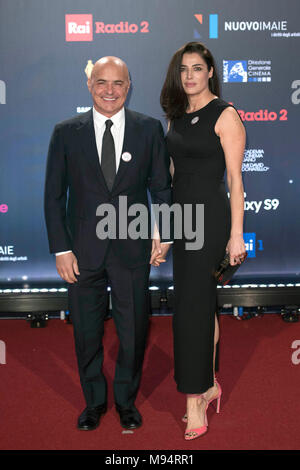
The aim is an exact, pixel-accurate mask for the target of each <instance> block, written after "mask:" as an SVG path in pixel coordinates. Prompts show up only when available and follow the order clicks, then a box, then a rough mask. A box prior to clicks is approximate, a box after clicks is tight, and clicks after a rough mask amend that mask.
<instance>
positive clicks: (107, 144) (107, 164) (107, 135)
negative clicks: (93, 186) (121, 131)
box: [101, 119, 116, 191]
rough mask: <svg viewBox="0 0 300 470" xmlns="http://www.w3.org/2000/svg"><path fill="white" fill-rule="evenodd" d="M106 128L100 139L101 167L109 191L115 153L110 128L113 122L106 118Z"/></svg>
mask: <svg viewBox="0 0 300 470" xmlns="http://www.w3.org/2000/svg"><path fill="white" fill-rule="evenodd" d="M105 125H106V129H105V132H104V134H103V139H102V151H101V168H102V172H103V175H104V178H105V181H106V184H107V187H108V189H109V191H111V190H112V187H113V184H114V179H115V176H116V154H115V144H114V139H113V136H112V134H111V132H110V128H111V126H112V125H113V122H112V121H111V120H110V119H108V120H107V121H106V122H105Z"/></svg>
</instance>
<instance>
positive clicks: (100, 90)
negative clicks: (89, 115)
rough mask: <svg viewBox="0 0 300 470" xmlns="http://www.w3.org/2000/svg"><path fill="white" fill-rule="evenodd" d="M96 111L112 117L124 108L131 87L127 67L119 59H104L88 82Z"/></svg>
mask: <svg viewBox="0 0 300 470" xmlns="http://www.w3.org/2000/svg"><path fill="white" fill-rule="evenodd" d="M87 85H88V88H89V91H90V93H91V95H92V97H93V102H94V107H95V109H96V111H98V112H99V113H101V114H104V115H105V116H107V117H111V116H113V115H114V114H116V113H117V112H118V111H120V109H121V108H122V107H123V106H124V103H125V100H126V97H127V93H128V90H129V87H130V78H129V72H128V68H127V65H126V64H125V62H124V61H123V60H122V59H120V58H119V57H114V56H107V57H102V58H101V59H99V60H97V62H96V63H95V65H94V67H93V70H92V73H91V76H90V78H89V79H88V82H87Z"/></svg>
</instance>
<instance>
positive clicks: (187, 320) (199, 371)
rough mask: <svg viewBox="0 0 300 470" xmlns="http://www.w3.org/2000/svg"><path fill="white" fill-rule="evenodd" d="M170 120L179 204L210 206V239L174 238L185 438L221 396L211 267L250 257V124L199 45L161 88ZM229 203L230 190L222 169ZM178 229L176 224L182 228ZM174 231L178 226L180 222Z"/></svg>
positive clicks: (182, 52)
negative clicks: (195, 242)
mask: <svg viewBox="0 0 300 470" xmlns="http://www.w3.org/2000/svg"><path fill="white" fill-rule="evenodd" d="M161 104H162V107H163V109H164V111H165V113H166V117H167V119H168V121H169V128H168V134H167V145H168V149H169V154H170V156H171V158H172V161H173V165H174V175H173V190H174V203H177V204H179V205H180V206H181V207H182V208H183V207H184V204H190V205H192V207H193V214H195V207H196V204H203V205H204V244H203V246H202V248H201V249H196V250H195V249H194V250H193V249H187V246H186V242H187V241H189V242H190V241H191V240H187V237H186V238H185V237H184V233H185V232H184V227H182V228H183V237H182V238H181V239H176V233H175V239H174V247H173V268H174V294H175V313H174V317H173V334H174V367H175V375H174V378H175V381H176V383H177V388H178V390H179V391H180V392H183V393H185V394H187V408H186V411H187V414H186V415H185V417H184V418H183V420H184V421H186V422H187V428H186V432H185V439H187V440H190V439H195V438H196V437H199V436H201V435H203V434H204V433H205V432H206V431H207V418H206V411H207V407H208V405H209V403H211V402H212V401H213V400H215V399H217V400H218V401H217V404H218V408H217V411H219V404H220V398H221V387H220V385H219V383H218V382H217V381H216V378H215V349H216V344H217V342H218V337H219V327H218V321H217V316H216V310H217V308H216V307H217V284H216V281H215V279H214V277H213V272H214V271H215V270H216V268H217V267H218V265H219V263H220V262H221V260H222V259H223V257H224V255H225V251H227V252H229V254H230V263H231V264H232V265H234V264H237V263H240V262H241V259H242V258H243V256H244V255H245V244H244V240H243V215H244V188H243V182H242V173H241V167H242V161H243V156H244V148H245V129H244V126H243V124H242V122H241V119H240V117H239V115H238V113H237V111H236V110H235V108H234V107H233V106H231V105H230V104H228V103H227V102H225V101H223V100H221V99H220V98H219V86H218V78H217V74H216V69H215V65H214V59H213V57H212V55H211V53H210V52H209V51H208V49H207V48H206V47H205V46H204V45H202V44H201V43H198V42H193V43H188V44H186V45H185V46H183V47H182V48H180V49H179V50H178V51H177V52H176V53H175V54H174V56H173V58H172V60H171V63H170V65H169V69H168V72H167V76H166V80H165V83H164V86H163V89H162V93H161ZM225 169H226V170H227V183H228V189H229V192H230V202H229V199H228V196H227V193H226V190H225V183H224V172H225ZM195 222H196V221H195V218H194V220H193V223H194V224H195ZM177 228H178V227H177ZM175 229H176V224H175Z"/></svg>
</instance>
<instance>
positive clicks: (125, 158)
mask: <svg viewBox="0 0 300 470" xmlns="http://www.w3.org/2000/svg"><path fill="white" fill-rule="evenodd" d="M131 158H132V156H131V153H129V152H124V153H123V154H122V160H123V161H124V162H126V163H127V162H130V160H131Z"/></svg>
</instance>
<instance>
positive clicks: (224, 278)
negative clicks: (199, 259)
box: [214, 252, 247, 286]
mask: <svg viewBox="0 0 300 470" xmlns="http://www.w3.org/2000/svg"><path fill="white" fill-rule="evenodd" d="M246 258H247V252H246V253H245V254H244V257H243V259H242V260H241V264H242V263H243V262H244V261H245V259H246ZM241 264H235V265H234V266H232V265H231V264H230V257H229V254H228V253H226V255H225V256H224V258H223V260H222V261H221V263H220V266H219V267H218V269H217V270H216V271H215V273H214V277H215V279H216V280H217V281H218V283H219V284H222V285H223V286H226V284H228V282H229V281H230V279H231V278H232V276H233V275H234V273H235V272H236V271H237V270H238V269H239V267H240V266H241Z"/></svg>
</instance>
